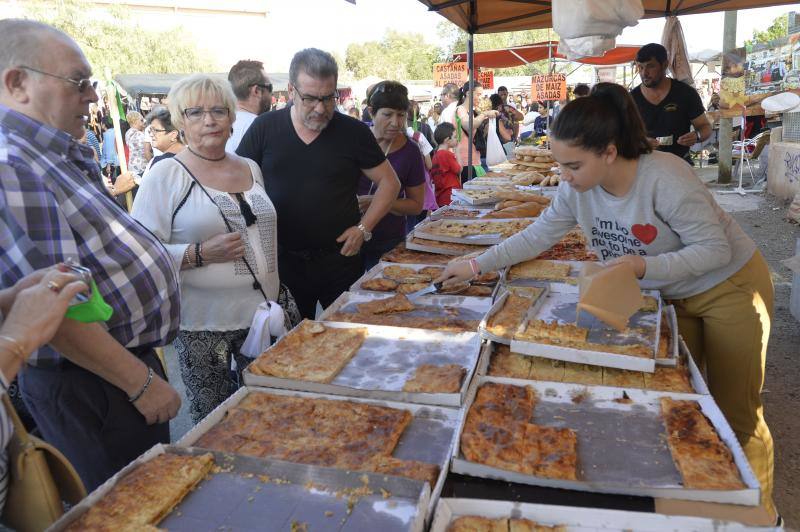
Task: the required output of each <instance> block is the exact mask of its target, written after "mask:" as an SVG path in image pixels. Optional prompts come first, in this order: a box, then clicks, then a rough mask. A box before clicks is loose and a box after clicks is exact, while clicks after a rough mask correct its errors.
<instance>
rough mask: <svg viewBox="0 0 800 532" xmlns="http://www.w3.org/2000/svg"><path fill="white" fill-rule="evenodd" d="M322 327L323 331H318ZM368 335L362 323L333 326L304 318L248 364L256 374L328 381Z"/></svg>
mask: <svg viewBox="0 0 800 532" xmlns="http://www.w3.org/2000/svg"><path fill="white" fill-rule="evenodd" d="M320 327H322V332H317V331H318V328H320ZM366 337H367V329H366V328H365V327H356V328H336V327H325V326H324V325H322V324H320V323H316V322H312V321H309V320H303V322H302V323H300V325H298V326H297V327H295V328H294V329H293V330H292V331H291V332H289V334H287V335H286V336H284V337H283V338H281V339H280V340H279V341H278V343H277V344H275V345H274V346H272V347H271V348H269V349H268V350H267V351H266V352H264V353H263V354H262V355H261V356H259V357H258V358H257V359H256V361H255V362H253V364H251V366H250V371H252V372H253V373H255V374H256V375H265V376H270V377H279V378H282V379H296V380H302V381H311V382H322V383H328V382H331V381H332V380H333V379H334V378H336V375H338V374H339V372H340V371H341V370H342V368H344V367H345V366H346V365H347V363H348V362H350V359H352V358H353V356H355V354H356V353H357V352H358V350H359V349H360V348H361V345H362V344H363V343H364V340H365V339H366Z"/></svg>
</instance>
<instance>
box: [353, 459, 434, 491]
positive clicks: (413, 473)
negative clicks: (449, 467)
mask: <svg viewBox="0 0 800 532" xmlns="http://www.w3.org/2000/svg"><path fill="white" fill-rule="evenodd" d="M357 469H358V470H359V471H370V472H373V473H382V474H384V475H393V476H397V477H405V478H412V479H414V480H421V481H423V482H427V483H428V484H429V485H430V487H431V489H433V488H434V486H436V482H437V481H438V480H439V472H440V471H441V469H440V468H439V466H438V465H436V464H428V463H426V462H419V461H417V460H401V459H399V458H394V457H392V456H376V457H374V458H372V459H371V460H370V461H369V462H367V463H366V464H364V466H363V469H362V468H357Z"/></svg>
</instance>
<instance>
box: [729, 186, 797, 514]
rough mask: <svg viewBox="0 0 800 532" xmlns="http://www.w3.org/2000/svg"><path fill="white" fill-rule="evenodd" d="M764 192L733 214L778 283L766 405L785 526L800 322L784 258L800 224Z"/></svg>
mask: <svg viewBox="0 0 800 532" xmlns="http://www.w3.org/2000/svg"><path fill="white" fill-rule="evenodd" d="M757 197H758V196H757ZM760 197H761V198H763V199H762V201H760V202H759V204H758V206H757V208H756V209H754V210H742V211H738V212H735V211H734V212H732V213H731V214H732V215H733V216H734V218H736V220H737V221H738V222H739V224H740V225H741V226H742V228H743V229H744V230H745V231H746V232H747V233H748V234H749V235H750V236H751V237H752V238H753V240H755V241H756V244H757V245H758V247H759V249H761V252H762V253H763V254H764V256H765V257H766V259H767V262H768V263H769V267H770V271H771V273H772V281H773V283H774V285H775V313H774V316H773V319H772V331H771V333H770V339H769V349H768V351H767V374H766V378H765V383H764V391H763V398H764V405H765V406H764V408H765V417H766V419H767V424H768V425H769V427H770V430H771V432H772V437H773V439H774V441H775V492H774V499H775V504H776V505H777V507H778V511H779V512H780V513H781V515H782V516H783V518H784V520H785V522H786V526H787V527H790V528H792V529H800V443H798V428H800V423H799V422H798V414H800V389H799V388H798V387H799V386H800V323H798V321H797V320H796V319H795V318H794V316H792V315H791V314H790V313H789V294H790V291H791V286H792V272H791V270H789V269H788V268H787V267H786V266H784V265H783V264H781V261H782V260H784V259H787V258H789V257H791V256H793V255H794V249H795V242H796V241H797V238H798V237H800V228H799V227H798V226H797V225H796V224H791V223H789V222H787V221H785V220H784V216H785V213H786V205H785V204H784V202H782V201H778V200H777V199H776V198H775V197H774V196H769V195H766V196H760Z"/></svg>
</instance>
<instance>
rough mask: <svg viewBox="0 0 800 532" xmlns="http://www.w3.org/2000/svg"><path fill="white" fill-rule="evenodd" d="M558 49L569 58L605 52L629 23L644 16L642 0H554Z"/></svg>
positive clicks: (634, 23) (554, 21)
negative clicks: (558, 38) (558, 40)
mask: <svg viewBox="0 0 800 532" xmlns="http://www.w3.org/2000/svg"><path fill="white" fill-rule="evenodd" d="M552 10H553V29H554V30H555V31H556V33H557V34H558V35H559V37H560V42H559V44H558V52H559V53H561V54H564V55H566V56H567V58H568V59H577V58H580V57H587V56H597V55H602V54H603V53H604V52H606V51H608V50H611V49H612V48H614V46H615V45H616V37H617V35H619V34H620V33H622V30H623V29H624V28H625V27H626V26H635V25H636V24H637V23H638V21H639V19H640V18H642V17H643V16H644V8H643V7H642V2H641V0H553V2H552Z"/></svg>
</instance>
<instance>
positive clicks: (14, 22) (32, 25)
mask: <svg viewBox="0 0 800 532" xmlns="http://www.w3.org/2000/svg"><path fill="white" fill-rule="evenodd" d="M47 37H59V38H61V39H66V40H67V41H69V42H72V43H74V42H75V41H73V40H72V38H71V37H70V36H69V35H67V34H66V33H64V32H63V31H61V30H59V29H56V28H54V27H52V26H49V25H47V24H44V23H42V22H37V21H35V20H26V19H20V18H7V19H3V20H0V72H2V71H4V70H6V69H8V68H14V67H18V66H22V65H25V66H29V67H33V68H41V66H42V65H41V61H40V60H39V59H40V57H41V55H42V54H43V53H45V50H43V46H42V44H43V41H44V40H45V39H46V38H47Z"/></svg>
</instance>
